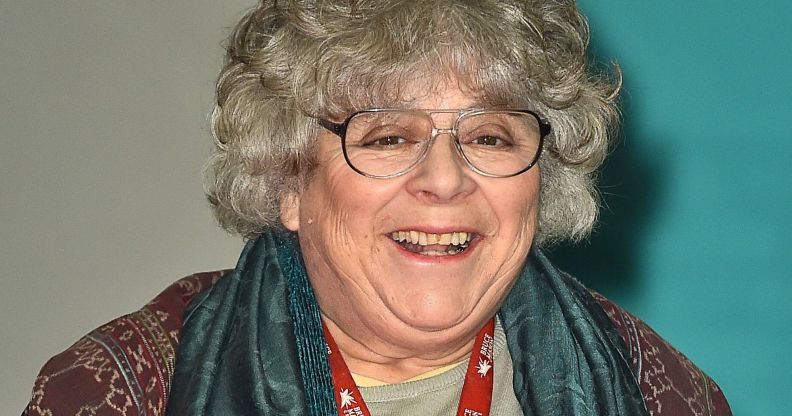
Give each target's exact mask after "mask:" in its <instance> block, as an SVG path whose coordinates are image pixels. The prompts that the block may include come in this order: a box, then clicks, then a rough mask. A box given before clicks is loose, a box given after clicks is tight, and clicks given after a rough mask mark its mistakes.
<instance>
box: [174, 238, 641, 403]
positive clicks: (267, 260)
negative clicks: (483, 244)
mask: <svg viewBox="0 0 792 416" xmlns="http://www.w3.org/2000/svg"><path fill="white" fill-rule="evenodd" d="M499 316H500V319H501V322H502V325H503V328H504V330H505V332H506V339H507V344H508V346H509V352H510V354H511V357H512V361H513V363H514V390H515V392H516V396H517V399H518V400H519V402H520V405H521V407H522V409H523V413H524V414H525V415H531V416H545V415H592V416H594V415H597V416H599V415H648V412H647V411H646V409H645V407H644V404H643V399H642V396H641V392H640V390H639V389H638V382H637V380H636V379H635V375H634V374H633V372H632V369H631V367H630V364H629V362H628V357H629V355H628V354H627V352H626V348H625V346H624V344H623V342H622V339H621V337H620V336H619V334H618V332H617V331H616V329H615V328H614V327H613V324H612V323H611V321H610V320H609V318H608V317H607V316H606V315H605V313H604V312H603V311H602V309H601V308H600V306H599V304H598V303H597V301H596V300H595V299H594V298H592V296H591V295H590V294H589V292H588V291H587V290H586V288H585V287H583V286H582V285H581V284H580V283H578V282H577V281H576V280H574V279H572V278H571V277H569V276H568V275H566V274H564V273H562V272H559V271H558V270H557V269H555V268H554V267H553V266H552V265H551V264H550V263H549V261H548V260H547V259H546V258H545V257H544V255H543V254H542V253H541V252H540V251H538V250H534V251H533V252H532V253H531V255H530V257H529V259H528V261H527V262H526V266H525V268H524V270H523V272H522V274H521V275H520V277H519V279H518V280H517V282H516V283H515V286H514V288H513V289H512V291H511V292H510V293H509V295H508V296H507V298H506V300H505V302H504V304H503V306H502V308H501V310H500V312H499ZM167 414H168V415H170V416H177V415H178V416H181V415H240V416H241V415H246V416H248V415H249V416H254V415H256V416H257V415H313V416H320V415H324V416H335V415H336V407H335V403H334V399H333V392H332V379H331V377H330V369H329V366H328V363H327V356H326V348H325V344H324V337H323V335H322V328H321V321H320V317H319V309H318V306H317V304H316V300H315V298H314V294H313V291H312V289H311V286H310V284H309V283H308V279H307V276H306V274H305V268H304V266H303V263H302V256H301V254H300V251H299V246H298V244H297V241H296V236H294V235H292V234H283V233H277V232H265V233H264V234H262V235H261V236H260V237H259V238H258V239H256V240H253V241H250V242H249V243H248V244H247V246H246V247H245V249H244V251H243V252H242V256H241V257H240V259H239V263H238V264H237V267H236V269H234V270H233V271H232V272H230V273H229V274H228V275H227V276H225V277H224V278H223V279H221V280H220V281H219V282H217V284H215V285H214V286H213V287H212V288H211V289H210V290H208V291H206V292H204V293H202V294H201V295H199V296H198V297H197V298H196V299H195V300H194V301H193V302H192V304H190V306H189V308H188V309H187V311H186V313H185V317H184V326H183V329H182V334H181V344H180V346H179V351H178V354H177V358H176V371H175V373H174V375H173V382H172V387H171V391H170V397H169V399H168V407H167ZM375 416H376V415H375Z"/></svg>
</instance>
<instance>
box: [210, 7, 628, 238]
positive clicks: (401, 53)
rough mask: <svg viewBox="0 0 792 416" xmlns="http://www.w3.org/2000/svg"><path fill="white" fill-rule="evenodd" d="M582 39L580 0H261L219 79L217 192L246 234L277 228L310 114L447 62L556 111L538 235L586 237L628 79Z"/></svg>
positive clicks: (457, 71) (305, 152)
mask: <svg viewBox="0 0 792 416" xmlns="http://www.w3.org/2000/svg"><path fill="white" fill-rule="evenodd" d="M588 40H589V33H588V25H587V23H586V21H585V18H584V17H583V16H582V15H581V14H580V12H579V11H578V9H577V7H576V5H575V3H574V1H573V0H476V1H472V0H471V1H451V0H285V1H283V0H282V1H278V0H262V1H261V3H260V4H259V5H258V7H256V8H255V9H253V10H251V11H250V12H249V13H248V14H247V15H246V16H245V17H244V18H242V20H241V21H240V22H239V23H238V24H237V26H236V27H235V29H234V30H233V32H232V34H231V36H230V38H229V41H228V46H227V57H226V64H225V67H224V68H223V70H222V73H221V75H220V78H219V80H218V82H217V105H216V107H215V109H214V112H213V114H212V130H213V133H214V136H215V141H216V150H215V152H214V154H213V156H212V158H211V159H210V161H209V164H208V165H207V170H206V173H207V175H206V192H207V195H208V198H209V201H210V203H211V204H212V206H213V207H214V211H215V214H216V216H217V218H218V220H219V222H220V224H221V225H222V226H223V227H224V228H225V229H227V230H228V231H230V232H232V233H238V234H240V235H242V236H243V237H245V238H253V237H255V236H256V235H257V234H259V233H260V232H261V231H262V230H263V229H265V228H266V227H277V226H279V225H280V223H279V202H280V199H281V196H282V195H283V194H284V192H290V191H299V189H300V187H301V186H302V185H301V184H303V183H304V181H305V180H306V179H307V178H308V177H309V176H310V173H311V171H312V168H313V167H314V166H315V163H316V162H315V159H314V155H313V153H312V148H313V146H312V140H313V139H314V137H315V135H316V128H317V127H316V121H315V117H332V118H344V116H345V115H346V114H349V113H350V112H352V111H354V110H357V109H361V108H366V107H371V106H385V105H387V104H392V103H394V102H398V100H399V98H400V94H399V86H404V85H406V83H408V82H409V81H410V80H414V79H415V74H430V75H431V74H435V73H442V74H445V75H444V76H446V77H449V76H453V77H455V79H457V80H459V82H460V83H462V84H463V85H465V86H467V87H469V88H470V89H471V90H472V91H475V92H477V94H479V95H480V96H481V98H482V99H483V100H484V102H485V103H487V104H488V105H492V106H493V107H523V108H531V109H534V110H536V111H538V112H539V113H540V114H542V115H543V116H544V117H545V118H546V119H547V120H548V121H549V122H550V124H551V125H552V133H551V134H550V136H549V137H548V138H547V140H546V141H545V147H544V150H543V154H542V157H541V159H540V162H539V164H540V172H541V197H540V198H541V202H540V213H539V228H538V230H537V234H536V241H537V243H539V244H547V243H552V242H557V241H561V240H565V239H570V240H579V239H582V238H584V237H585V236H587V235H588V233H589V232H590V231H591V229H592V227H593V225H594V223H595V221H596V218H597V213H598V197H597V193H596V189H595V178H596V172H597V168H598V167H599V166H600V165H601V163H602V161H603V159H604V157H605V155H606V154H607V151H608V137H609V135H610V133H612V129H613V128H614V126H615V125H616V124H617V122H618V110H617V108H616V105H615V99H616V95H617V93H618V90H619V86H620V79H621V78H620V74H619V71H618V68H616V75H615V76H613V77H611V76H608V75H607V74H605V73H603V72H598V71H594V70H593V69H592V67H591V66H590V65H589V64H588V62H587V59H586V49H587V46H588ZM438 67H439V68H440V69H441V70H440V71H438ZM449 74H451V75H449Z"/></svg>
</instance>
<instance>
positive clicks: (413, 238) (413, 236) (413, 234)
mask: <svg viewBox="0 0 792 416" xmlns="http://www.w3.org/2000/svg"><path fill="white" fill-rule="evenodd" d="M407 239H408V240H409V241H410V243H412V244H418V231H410V235H409V236H408V237H407Z"/></svg>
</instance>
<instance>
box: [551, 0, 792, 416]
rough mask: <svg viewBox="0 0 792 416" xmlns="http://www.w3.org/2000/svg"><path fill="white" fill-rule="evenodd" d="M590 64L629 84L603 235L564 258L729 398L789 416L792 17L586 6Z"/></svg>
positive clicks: (605, 0)
mask: <svg viewBox="0 0 792 416" xmlns="http://www.w3.org/2000/svg"><path fill="white" fill-rule="evenodd" d="M581 7H582V8H583V10H584V12H585V14H586V15H587V16H588V18H589V23H590V25H591V31H592V55H593V56H594V57H595V59H596V60H597V61H599V62H601V63H607V62H609V61H616V62H618V63H619V64H620V65H621V68H622V70H623V72H624V93H623V108H624V128H623V132H622V138H621V141H620V143H619V145H618V147H617V148H616V149H615V150H614V153H613V155H612V157H611V158H610V160H609V161H608V162H607V165H606V166H605V171H604V175H603V178H602V185H603V186H602V191H603V193H604V194H605V195H604V202H605V204H606V206H605V208H604V210H603V211H604V212H603V217H602V219H603V223H602V225H601V226H600V228H599V230H598V231H597V232H596V234H595V235H594V237H593V239H592V240H591V242H589V243H585V244H583V245H581V246H579V247H561V248H558V249H557V250H556V251H555V253H553V255H554V257H555V258H556V259H557V260H559V261H560V262H561V263H563V265H564V267H565V268H566V269H568V270H570V271H572V272H573V274H576V275H577V276H579V277H580V278H581V279H582V280H584V281H585V282H586V283H588V284H589V285H590V286H593V287H594V288H597V289H598V290H600V291H602V292H604V293H605V294H606V295H608V296H610V297H611V298H613V299H615V300H616V301H617V302H618V303H620V304H622V305H623V306H625V307H627V308H628V309H630V310H631V311H633V312H634V313H636V314H637V315H639V316H640V317H641V318H643V319H644V320H645V321H647V322H648V323H649V324H650V325H651V326H653V327H654V328H655V329H656V330H657V331H658V332H659V333H660V334H661V335H663V336H664V337H665V338H666V339H667V340H668V341H670V342H671V343H672V344H673V345H674V346H676V347H677V348H678V349H680V350H681V351H682V352H684V353H685V354H686V355H687V356H688V357H690V358H691V359H692V360H693V361H694V362H695V363H696V364H698V365H699V366H700V367H701V368H702V369H703V370H704V371H705V372H707V373H708V374H709V375H710V376H712V377H713V378H714V379H715V380H716V381H717V382H718V384H719V385H720V386H721V387H722V388H723V390H724V391H725V393H726V396H727V398H728V399H729V401H730V403H731V405H732V409H733V411H734V413H735V414H736V415H783V414H790V411H789V410H788V409H789V406H788V405H787V404H786V403H785V402H787V401H788V400H789V398H790V394H792V358H790V353H792V348H790V345H791V344H792V323H790V318H792V307H790V302H789V298H790V295H792V283H791V282H790V277H792V276H790V268H791V267H790V266H792V255H790V254H789V250H790V247H792V244H790V243H792V220H790V207H792V181H790V176H792V175H790V159H791V158H792V140H791V139H792V128H790V121H791V120H792V117H791V116H792V114H791V113H792V111H791V110H790V108H792V106H790V100H791V99H792V77H790V72H792V71H790V68H792V47H790V41H792V28H791V27H792V25H790V18H792V5H790V3H788V2H781V1H760V2H755V3H750V5H749V4H748V3H745V2H737V1H697V2H668V1H666V2H648V1H624V0H622V1H619V0H596V1H594V0H584V1H581Z"/></svg>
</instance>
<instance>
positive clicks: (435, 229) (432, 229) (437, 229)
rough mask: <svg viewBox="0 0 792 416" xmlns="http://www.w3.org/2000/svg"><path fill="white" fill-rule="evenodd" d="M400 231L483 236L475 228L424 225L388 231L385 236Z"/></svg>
mask: <svg viewBox="0 0 792 416" xmlns="http://www.w3.org/2000/svg"><path fill="white" fill-rule="evenodd" d="M399 231H421V232H424V233H427V234H446V233H454V232H465V233H468V234H474V235H476V236H480V235H481V232H479V231H478V230H476V229H473V228H469V227H464V226H463V227H459V226H453V225H449V226H436V225H432V226H422V225H416V226H410V225H406V226H404V227H399V228H397V229H394V230H392V231H388V232H387V233H385V236H387V237H388V238H390V235H391V234H393V233H395V232H399Z"/></svg>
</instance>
